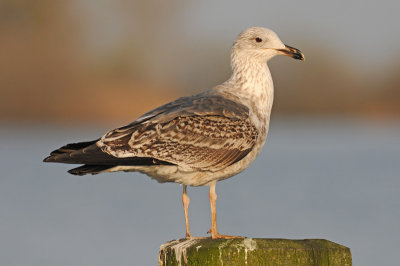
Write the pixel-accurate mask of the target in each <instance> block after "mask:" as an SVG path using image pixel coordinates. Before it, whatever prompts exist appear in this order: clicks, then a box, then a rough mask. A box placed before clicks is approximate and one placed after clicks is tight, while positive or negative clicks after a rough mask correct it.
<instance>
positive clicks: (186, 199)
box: [182, 185, 192, 238]
mask: <svg viewBox="0 0 400 266" xmlns="http://www.w3.org/2000/svg"><path fill="white" fill-rule="evenodd" d="M186 187H187V186H186V185H183V193H182V202H183V209H184V211H185V225H186V238H191V237H192V235H191V234H190V230H189V211H188V208H189V203H190V198H189V197H188V195H187V194H186Z"/></svg>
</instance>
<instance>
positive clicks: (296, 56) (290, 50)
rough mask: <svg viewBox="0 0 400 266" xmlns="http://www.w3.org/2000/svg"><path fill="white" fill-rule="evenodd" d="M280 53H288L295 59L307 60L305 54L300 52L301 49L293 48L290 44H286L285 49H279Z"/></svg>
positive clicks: (287, 54)
mask: <svg viewBox="0 0 400 266" xmlns="http://www.w3.org/2000/svg"><path fill="white" fill-rule="evenodd" d="M277 51H278V53H280V54H282V55H286V56H290V57H292V58H294V59H297V60H305V59H306V58H305V57H304V55H303V54H302V53H301V52H300V50H299V49H296V48H293V47H291V46H289V45H286V44H285V48H284V49H277Z"/></svg>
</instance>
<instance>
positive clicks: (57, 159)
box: [43, 139, 171, 175]
mask: <svg viewBox="0 0 400 266" xmlns="http://www.w3.org/2000/svg"><path fill="white" fill-rule="evenodd" d="M97 141H98V139H97V140H93V141H86V142H79V143H70V144H67V145H65V146H62V147H61V148H59V149H57V150H54V151H52V152H51V153H50V156H48V157H46V158H45V159H44V160H43V162H46V163H50V162H51V163H68V164H83V165H82V166H80V167H77V168H73V169H71V170H69V171H68V173H70V174H73V175H86V174H93V175H94V174H99V173H104V172H113V171H120V170H121V169H123V168H121V167H118V166H126V167H125V169H131V167H127V166H132V167H133V166H151V165H171V163H168V162H165V161H160V160H157V159H154V158H144V157H129V158H118V157H115V156H112V155H109V154H108V153H105V152H103V151H102V150H101V149H100V148H99V147H98V146H97V145H96V142H97ZM113 169H114V170H113Z"/></svg>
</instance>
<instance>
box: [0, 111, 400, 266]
mask: <svg viewBox="0 0 400 266" xmlns="http://www.w3.org/2000/svg"><path fill="white" fill-rule="evenodd" d="M105 130H106V128H102V129H98V128H97V129H96V128H91V129H89V128H87V129H82V128H72V129H71V128H62V127H55V126H54V127H49V126H47V127H44V128H40V127H38V126H36V127H4V126H3V127H2V128H1V131H0V166H1V170H2V171H1V175H0V264H1V265H40V266H46V265H49V266H50V265H60V266H62V265H156V264H157V254H158V248H159V246H160V245H161V244H163V243H164V242H166V241H168V240H172V239H176V238H181V237H183V236H184V233H185V231H184V230H185V225H184V216H183V209H182V206H181V187H180V186H178V185H176V184H158V183H156V182H155V181H153V180H150V179H149V178H147V177H146V176H144V175H141V174H137V173H117V174H104V175H97V176H89V177H75V176H71V175H69V174H67V173H66V170H67V169H69V168H71V167H70V166H68V165H58V164H44V163H42V162H41V160H42V159H43V158H44V157H45V156H46V155H47V154H48V152H49V151H51V150H53V149H55V148H57V147H59V146H60V145H62V144H64V143H67V142H70V141H79V140H89V139H92V137H93V136H95V137H96V136H100V135H101V134H102V133H104V131H105ZM188 192H189V196H190V197H191V205H190V209H189V212H190V213H189V215H190V225H191V230H192V233H193V234H194V235H205V232H206V231H207V230H208V229H209V226H210V217H209V216H210V214H209V205H208V190H207V188H189V191H188ZM217 193H218V202H217V213H218V222H219V224H218V226H219V229H220V232H221V233H224V234H236V235H244V236H249V237H272V238H292V239H299V238H300V239H301V238H325V239H329V240H331V241H334V242H337V243H340V244H343V245H345V246H348V247H350V248H351V251H352V255H353V262H354V265H398V250H399V248H400V230H399V220H400V121H398V122H395V123H393V122H392V123H375V124H371V123H367V122H361V121H358V120H340V119H330V120H309V119H304V118H281V119H276V120H274V121H273V122H272V126H271V131H270V135H269V138H268V140H267V144H266V147H265V148H264V151H263V152H262V154H261V155H260V156H259V158H258V159H257V160H256V162H255V163H254V164H253V165H252V166H251V167H250V168H249V169H248V170H246V171H245V172H244V173H242V174H240V175H239V176H236V177H234V178H231V179H228V180H226V181H223V182H220V183H218V185H217Z"/></svg>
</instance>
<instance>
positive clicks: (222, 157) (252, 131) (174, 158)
mask: <svg viewBox="0 0 400 266" xmlns="http://www.w3.org/2000/svg"><path fill="white" fill-rule="evenodd" d="M179 100H180V101H182V99H179ZM216 102H218V103H219V104H215V103H216ZM163 111H164V112H163V115H162V116H161V115H159V114H155V115H154V116H152V117H150V118H146V119H143V121H140V119H139V120H138V121H135V122H134V123H132V124H130V125H128V126H126V127H122V128H120V129H116V130H113V131H110V132H109V133H107V134H106V135H105V136H104V137H103V138H102V139H101V140H100V141H99V142H98V143H97V145H98V146H99V147H100V148H101V149H102V150H103V151H104V152H106V153H108V154H110V155H113V156H115V157H119V158H127V157H149V158H154V159H157V160H162V161H166V162H169V163H173V164H176V165H179V166H181V167H188V168H194V169H198V170H209V171H218V170H220V169H223V168H224V167H227V166H229V165H231V164H233V163H235V162H237V161H239V160H241V159H242V158H243V157H245V156H246V155H247V154H248V153H249V152H250V151H251V149H252V147H253V146H254V144H255V142H256V140H257V136H258V134H257V130H256V128H255V127H254V126H253V125H252V124H251V122H250V120H249V118H248V109H247V108H246V107H244V106H243V105H240V104H237V103H235V102H232V101H230V100H227V99H224V98H222V97H219V96H218V97H216V98H215V97H204V98H187V100H186V101H183V103H181V104H180V105H178V106H173V107H170V108H166V109H165V110H163ZM143 117H146V115H145V116H143Z"/></svg>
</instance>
